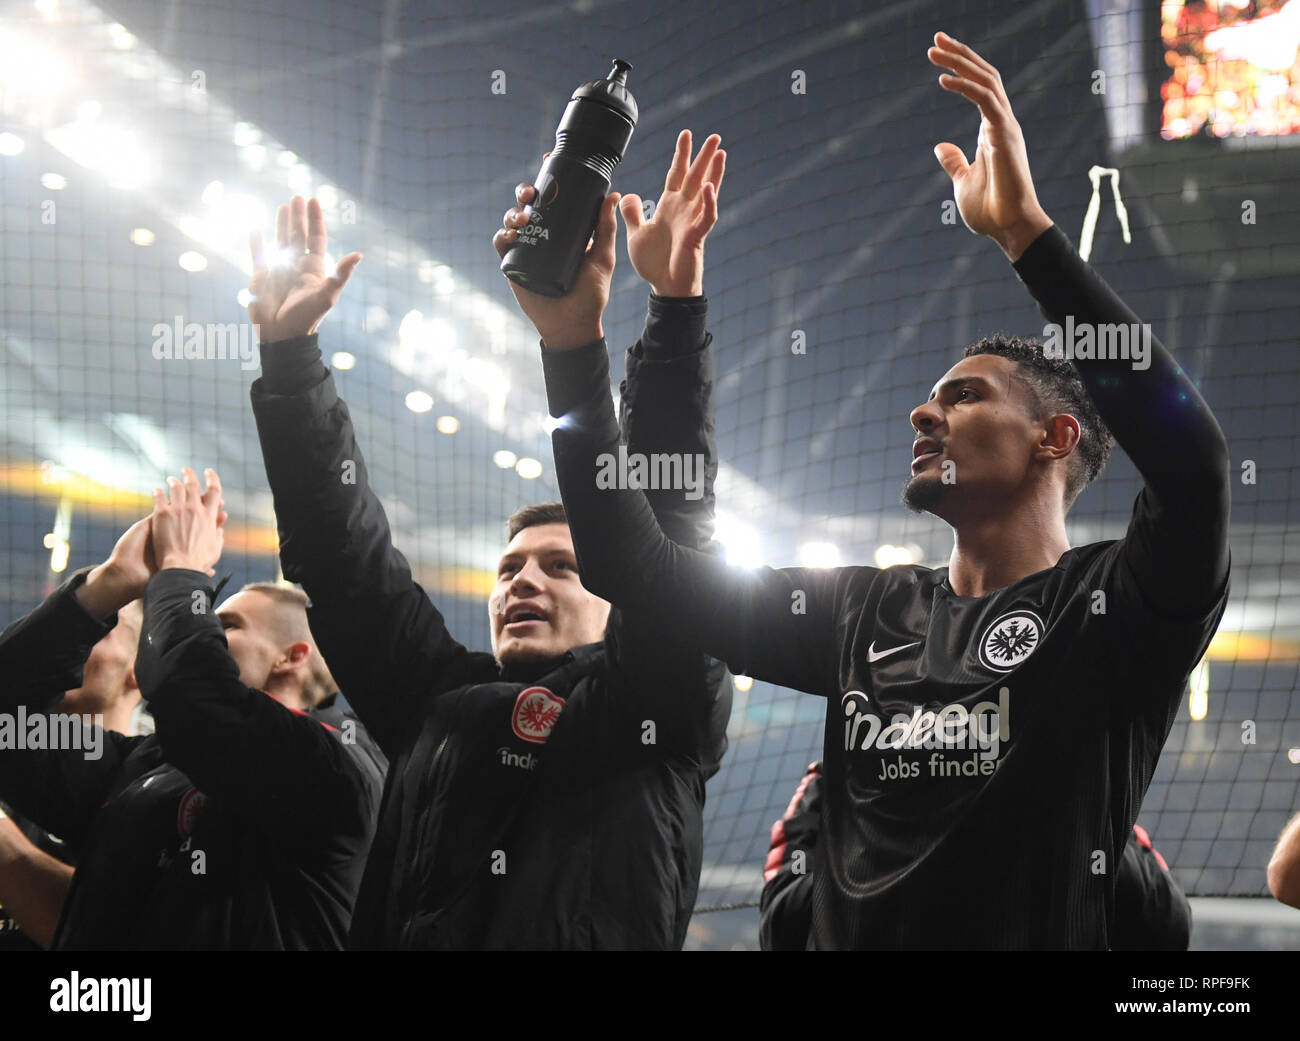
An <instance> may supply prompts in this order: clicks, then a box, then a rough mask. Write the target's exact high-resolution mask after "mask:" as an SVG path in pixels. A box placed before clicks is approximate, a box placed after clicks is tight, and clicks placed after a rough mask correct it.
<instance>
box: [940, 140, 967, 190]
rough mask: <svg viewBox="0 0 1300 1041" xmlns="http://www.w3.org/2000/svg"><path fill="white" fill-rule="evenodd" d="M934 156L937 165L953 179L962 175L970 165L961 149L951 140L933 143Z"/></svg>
mask: <svg viewBox="0 0 1300 1041" xmlns="http://www.w3.org/2000/svg"><path fill="white" fill-rule="evenodd" d="M934 157H935V158H936V159H938V160H939V165H940V166H942V167H943V169H944V172H945V173H946V174H947V175H948V176H949V177H951V178H952V179H953V180H954V181H955V180H957V179H958V178H959V177H961V176H963V175H964V174H965V173H966V170H967V168H968V167H969V166H970V164H969V163H968V162H966V156H965V155H964V154H963V153H962V150H961V149H960V148H958V147H957V146H956V145H954V144H953V143H952V142H951V141H944V142H943V143H942V144H938V145H935V146H934Z"/></svg>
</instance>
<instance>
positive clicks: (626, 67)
mask: <svg viewBox="0 0 1300 1041" xmlns="http://www.w3.org/2000/svg"><path fill="white" fill-rule="evenodd" d="M631 71H632V63H631V62H630V61H624V60H623V59H622V58H615V59H614V67H613V68H612V69H610V70H609V75H608V76H606V77H605V78H606V79H607V80H613V81H614V82H615V83H626V82H627V74H628V73H629V72H631Z"/></svg>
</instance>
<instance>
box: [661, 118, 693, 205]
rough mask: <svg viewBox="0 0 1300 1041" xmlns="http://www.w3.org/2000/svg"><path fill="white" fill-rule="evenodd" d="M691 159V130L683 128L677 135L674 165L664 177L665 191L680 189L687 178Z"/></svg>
mask: <svg viewBox="0 0 1300 1041" xmlns="http://www.w3.org/2000/svg"><path fill="white" fill-rule="evenodd" d="M690 159H691V132H690V131H689V130H683V131H682V132H681V133H680V134H678V135H677V151H675V152H674V153H673V162H672V165H671V166H670V167H669V168H668V176H667V177H665V178H664V191H666V192H676V191H680V190H681V187H682V182H683V181H685V180H686V168H687V167H688V166H689V165H690Z"/></svg>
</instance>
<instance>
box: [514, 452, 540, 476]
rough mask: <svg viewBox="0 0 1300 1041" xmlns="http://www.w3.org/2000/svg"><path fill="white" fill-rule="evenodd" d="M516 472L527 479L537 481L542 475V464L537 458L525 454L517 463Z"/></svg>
mask: <svg viewBox="0 0 1300 1041" xmlns="http://www.w3.org/2000/svg"><path fill="white" fill-rule="evenodd" d="M515 473H517V474H518V475H519V476H520V477H522V478H523V479H524V480H525V481H535V480H536V479H537V478H539V477H541V476H542V464H541V463H540V462H538V461H537V460H536V459H532V458H530V457H528V456H524V457H523V458H522V459H520V460H519V462H517V463H515Z"/></svg>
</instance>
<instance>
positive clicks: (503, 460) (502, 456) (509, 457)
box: [492, 448, 518, 470]
mask: <svg viewBox="0 0 1300 1041" xmlns="http://www.w3.org/2000/svg"><path fill="white" fill-rule="evenodd" d="M492 462H494V463H496V465H497V466H499V467H501V469H502V470H513V469H514V465H515V463H516V462H518V456H516V455H515V454H514V452H512V451H510V449H508V448H502V449H501V450H500V451H497V452H494V453H492Z"/></svg>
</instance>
